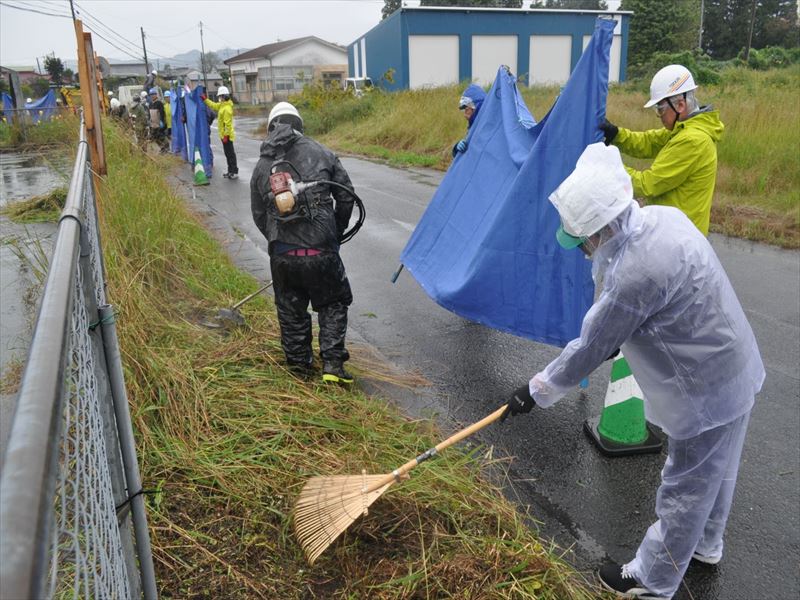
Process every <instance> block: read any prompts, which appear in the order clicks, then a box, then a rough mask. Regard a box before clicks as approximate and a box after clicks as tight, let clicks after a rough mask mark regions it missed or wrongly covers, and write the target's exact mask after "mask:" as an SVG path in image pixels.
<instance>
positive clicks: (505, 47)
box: [472, 35, 517, 85]
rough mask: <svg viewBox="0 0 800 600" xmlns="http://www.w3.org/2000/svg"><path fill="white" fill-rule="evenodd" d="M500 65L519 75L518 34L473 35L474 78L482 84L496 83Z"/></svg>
mask: <svg viewBox="0 0 800 600" xmlns="http://www.w3.org/2000/svg"><path fill="white" fill-rule="evenodd" d="M500 65H507V66H508V67H509V68H510V69H511V72H512V73H514V75H517V36H515V35H473V36H472V80H473V81H475V82H476V83H478V84H480V85H490V84H492V83H494V78H495V76H496V75H497V68H498V67H499V66H500Z"/></svg>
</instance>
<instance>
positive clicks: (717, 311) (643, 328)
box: [508, 143, 765, 598]
mask: <svg viewBox="0 0 800 600" xmlns="http://www.w3.org/2000/svg"><path fill="white" fill-rule="evenodd" d="M550 201H551V202H552V203H553V205H554V206H555V207H556V209H557V210H558V212H559V215H560V216H561V227H560V228H559V230H558V232H557V234H556V238H557V240H558V242H559V244H560V245H561V246H562V247H564V248H577V247H580V249H581V250H582V251H583V252H584V253H585V254H587V255H588V256H589V257H590V258H591V259H592V263H593V264H592V276H593V278H594V280H595V282H596V284H597V286H598V287H599V288H601V293H600V296H599V297H598V299H597V301H596V302H595V303H594V305H593V306H592V307H591V308H590V309H589V311H588V312H587V313H586V316H585V317H584V319H583V324H582V326H581V333H580V337H579V338H578V339H575V340H572V341H571V342H570V343H569V344H567V346H566V347H565V348H564V350H563V351H562V352H561V355H560V356H559V357H558V358H556V359H555V360H554V361H553V362H551V363H550V364H549V365H547V367H546V368H545V369H544V370H543V371H541V372H539V373H537V374H536V375H535V376H534V377H533V379H531V380H530V381H529V382H528V383H526V384H525V385H523V386H522V387H520V388H519V389H518V390H516V391H515V392H514V393H513V394H512V396H511V398H510V399H509V400H508V407H509V408H508V414H512V415H516V414H520V413H527V412H529V411H530V410H531V408H532V407H533V406H534V405H538V406H540V407H548V406H551V405H552V404H554V403H555V402H557V401H558V400H559V399H561V398H562V397H563V396H564V395H565V394H566V393H567V392H568V391H569V390H570V389H572V388H574V387H575V386H577V385H578V383H579V382H580V381H581V380H582V379H583V378H584V377H587V376H588V375H589V374H590V373H591V372H592V371H594V370H595V369H596V368H597V367H598V366H599V365H600V363H602V362H603V361H604V360H605V359H606V357H608V356H609V354H610V353H611V352H612V351H613V350H615V349H616V348H619V347H620V345H622V351H623V352H624V353H625V358H626V359H627V360H628V363H629V364H630V367H631V370H632V371H633V373H634V374H635V375H636V380H637V382H638V383H639V385H640V386H641V388H642V391H643V392H644V402H645V414H646V415H647V419H648V421H651V422H653V423H655V424H656V425H658V426H660V427H661V428H662V429H663V430H664V432H665V433H666V434H667V435H668V436H669V449H668V455H667V461H666V464H665V465H664V468H663V470H662V472H661V486H660V487H659V489H658V493H657V496H656V514H657V516H658V521H657V522H656V523H655V524H653V525H652V526H651V527H650V528H649V529H648V530H647V533H646V534H645V536H644V539H643V540H642V542H641V544H640V545H639V548H638V550H637V551H636V556H635V557H633V559H632V560H631V561H630V562H629V563H627V564H626V565H624V566H622V565H618V564H609V565H606V566H604V567H603V568H602V569H601V570H600V573H599V575H600V579H601V581H602V583H603V584H604V585H605V587H607V588H608V589H611V590H612V591H614V592H617V594H618V595H619V596H622V597H626V598H633V597H642V598H671V597H672V595H673V594H674V593H675V592H676V591H677V589H678V585H679V584H680V582H681V580H682V578H683V574H684V573H685V571H686V569H687V567H688V566H689V562H690V560H692V559H695V560H698V561H701V562H705V563H712V564H713V563H717V562H719V560H720V559H721V558H722V549H723V544H722V536H723V533H724V531H725V523H726V521H727V518H728V513H729V511H730V507H731V501H732V499H733V491H734V486H735V483H736V474H737V471H738V469H739V460H740V457H741V452H742V445H743V443H744V437H745V433H746V431H747V424H748V420H749V418H750V411H751V409H752V407H753V404H754V401H755V395H756V394H757V393H758V392H759V391H760V389H761V385H762V384H763V382H764V376H765V372H764V365H763V363H762V361H761V356H760V354H759V351H758V346H757V345H756V340H755V336H754V335H753V331H752V329H751V328H750V324H749V323H748V321H747V318H746V317H745V314H744V311H743V310H742V307H741V305H740V304H739V300H738V299H737V298H736V294H735V293H734V291H733V287H732V286H731V284H730V281H729V280H728V277H727V275H726V274H725V271H724V270H723V268H722V265H721V264H720V262H719V260H718V258H717V256H716V254H714V251H713V249H712V248H711V245H710V244H709V243H708V240H707V239H706V238H705V237H704V236H703V235H702V234H701V233H700V232H699V231H698V230H697V228H696V227H695V226H694V225H693V224H692V223H691V222H690V221H689V219H688V218H687V217H686V215H684V214H683V213H682V212H681V211H679V210H676V209H675V208H673V207H667V206H647V207H644V208H639V205H638V204H637V203H636V202H634V201H633V190H632V187H631V181H630V178H629V177H628V175H627V174H626V172H625V170H624V168H623V165H622V160H621V158H620V154H619V150H617V149H616V148H614V147H605V146H604V145H603V144H602V143H597V144H592V145H590V146H588V147H587V148H586V150H585V151H584V153H583V154H582V155H581V157H580V159H579V160H578V164H577V166H576V167H575V170H574V171H573V173H572V174H570V176H569V177H568V178H567V179H566V180H565V181H564V182H563V183H562V184H561V185H560V186H559V187H558V189H557V190H556V191H555V192H553V194H551V195H550Z"/></svg>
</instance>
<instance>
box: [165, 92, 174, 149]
mask: <svg viewBox="0 0 800 600" xmlns="http://www.w3.org/2000/svg"><path fill="white" fill-rule="evenodd" d="M164 118H165V119H166V123H167V138H172V92H170V91H169V90H167V91H166V92H164Z"/></svg>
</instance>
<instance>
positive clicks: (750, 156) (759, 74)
mask: <svg viewBox="0 0 800 600" xmlns="http://www.w3.org/2000/svg"><path fill="white" fill-rule="evenodd" d="M461 90H462V86H450V87H441V88H435V89H431V90H419V91H413V92H412V91H404V92H398V93H394V94H381V93H373V94H371V95H368V96H365V97H364V98H362V99H361V100H360V102H362V103H363V104H362V106H363V110H362V111H361V112H360V113H359V114H357V115H354V114H351V113H348V112H344V113H343V114H342V118H341V120H339V121H338V122H335V123H330V122H328V123H327V124H326V127H324V128H315V124H316V116H315V115H316V112H315V108H314V106H313V105H309V106H306V107H305V111H304V112H303V116H304V118H306V120H307V122H308V124H309V125H310V128H309V133H311V134H312V135H315V134H323V135H322V136H321V139H322V141H324V142H325V143H327V144H329V145H331V146H332V147H334V148H338V149H339V150H342V151H346V152H355V153H358V154H365V155H368V156H375V157H379V158H385V159H388V160H390V161H391V162H393V163H394V164H409V165H420V164H423V165H428V166H433V167H435V168H439V169H446V168H447V167H448V166H449V164H450V162H451V160H452V159H451V153H450V151H451V148H452V146H453V144H454V143H455V142H456V141H458V140H459V139H461V138H462V137H463V136H464V133H465V130H466V122H465V121H464V119H463V117H462V116H461V113H460V112H459V111H458V110H457V108H456V103H457V100H458V98H459V96H460V94H461ZM798 91H800V65H793V66H790V67H787V68H783V69H773V70H770V71H753V70H750V69H746V68H729V69H726V70H723V71H722V72H721V73H720V74H719V83H718V84H715V85H708V86H703V87H701V88H700V90H699V91H698V95H699V97H700V99H701V100H702V101H703V102H704V103H713V104H714V106H715V108H718V109H719V110H720V113H721V118H722V121H723V122H724V124H725V134H724V136H723V139H722V141H721V142H720V144H719V147H718V156H719V168H718V175H717V186H716V193H715V197H714V207H713V210H712V215H711V220H712V230H714V231H718V232H722V233H726V234H730V235H737V236H742V237H746V238H750V239H755V240H761V241H766V242H770V243H775V244H778V245H781V246H786V247H793V248H797V247H800V95H799V94H798ZM557 94H558V88H557V87H537V88H527V89H523V90H522V95H523V97H524V99H525V102H526V103H527V105H528V107H529V108H530V109H531V112H532V113H533V115H534V117H535V118H536V119H541V118H542V117H543V116H544V115H545V114H546V113H547V111H548V110H549V109H550V107H551V106H552V104H553V102H554V100H555V98H556V96H557ZM646 100H647V84H646V82H641V81H637V82H632V83H627V84H623V85H617V86H612V88H611V90H610V91H609V96H608V118H609V119H610V120H612V121H613V122H615V123H617V124H619V125H622V126H625V127H628V128H630V129H634V130H643V129H651V128H655V127H660V122H659V121H658V119H657V118H656V117H655V115H654V114H653V112H652V111H651V110H645V109H644V108H643V105H644V103H645V101H646ZM296 101H298V102H300V103H302V102H303V97H299V98H297V99H296ZM353 101H355V102H359V100H350V102H353ZM326 110H327V111H328V113H329V114H334V112H335V111H334V110H333V109H332V108H331V107H326ZM626 162H628V163H629V164H631V165H632V166H634V167H636V168H646V167H647V165H648V164H649V161H641V160H634V159H627V158H626Z"/></svg>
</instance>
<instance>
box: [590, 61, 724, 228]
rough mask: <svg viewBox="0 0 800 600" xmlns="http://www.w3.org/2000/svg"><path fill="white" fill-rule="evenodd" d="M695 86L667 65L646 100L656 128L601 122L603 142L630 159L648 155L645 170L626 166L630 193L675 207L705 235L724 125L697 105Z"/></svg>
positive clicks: (678, 67)
mask: <svg viewBox="0 0 800 600" xmlns="http://www.w3.org/2000/svg"><path fill="white" fill-rule="evenodd" d="M696 89H697V85H695V82H694V78H693V77H692V74H691V73H690V72H689V70H688V69H687V68H686V67H684V66H681V65H669V66H666V67H664V68H663V69H661V70H660V71H659V72H658V73H656V74H655V76H654V77H653V81H652V83H651V84H650V100H649V101H648V102H647V104H645V105H644V106H645V108H650V107H651V106H654V107H655V109H656V112H657V113H658V116H659V117H660V118H661V123H662V124H663V125H664V127H663V128H661V129H650V130H648V131H630V130H628V129H624V128H622V127H617V126H616V125H614V124H613V123H610V122H609V121H608V120H606V121H604V122H603V123H602V124H601V125H600V129H601V130H602V131H603V134H604V135H605V143H606V145H608V144H611V143H613V144H614V145H615V146H617V147H618V148H619V149H620V150H621V151H622V152H623V153H625V154H627V155H628V156H632V157H634V158H652V159H654V160H653V164H652V165H651V166H650V168H649V169H645V170H644V171H637V170H636V169H632V168H630V167H625V170H626V171H627V172H628V175H630V176H631V180H632V181H633V193H634V195H635V196H636V197H637V198H641V199H643V200H644V202H645V203H646V204H661V205H664V206H674V207H675V208H678V209H680V210H681V211H682V212H683V213H684V214H685V215H686V216H687V217H689V219H690V220H691V221H692V222H693V223H694V224H695V225H696V226H697V228H698V229H699V230H700V231H702V232H703V235H708V227H709V223H710V221H711V200H712V198H713V196H714V184H715V182H716V178H717V142H719V140H720V138H721V137H722V132H723V130H724V128H725V126H724V125H723V124H722V121H720V119H719V111H716V110H713V109H712V107H711V106H702V107H701V106H698V102H697V99H696V98H695V94H694V90H696Z"/></svg>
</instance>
